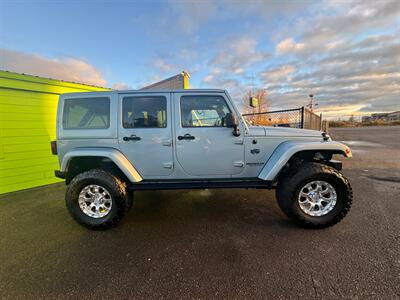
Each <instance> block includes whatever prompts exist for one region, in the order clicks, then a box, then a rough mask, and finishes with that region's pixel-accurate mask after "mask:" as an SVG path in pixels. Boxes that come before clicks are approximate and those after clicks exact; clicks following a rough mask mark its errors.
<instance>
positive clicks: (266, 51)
mask: <svg viewBox="0 0 400 300" xmlns="http://www.w3.org/2000/svg"><path fill="white" fill-rule="evenodd" d="M0 69H3V70H9V71H15V72H23V73H28V74H33V75H40V76H45V77H51V78H56V79H63V80H71V81H77V82H84V83H89V84H95V85H100V86H108V87H113V88H117V89H124V88H139V87H141V86H143V85H146V84H149V83H152V82H154V81H157V80H159V79H162V78H165V77H167V76H171V75H174V74H177V73H179V72H180V71H181V70H187V71H188V72H189V73H190V74H191V80H190V83H191V86H192V87H195V88H207V87H217V88H226V89H227V90H228V91H230V92H231V94H232V95H234V97H235V99H238V101H240V98H241V97H243V95H244V94H245V93H246V92H247V91H248V90H250V89H252V88H265V89H267V91H268V93H269V99H270V102H271V104H272V109H278V108H279V109H280V108H293V107H299V106H303V105H305V104H307V102H308V99H307V98H308V94H310V93H313V94H315V98H316V100H317V102H318V104H319V106H318V110H319V111H320V112H323V113H324V114H325V115H326V116H328V117H330V118H337V117H345V116H349V115H350V114H356V115H358V114H366V113H370V112H378V111H393V110H399V109H400V1H383V0H381V1H380V0H374V1H373V0H364V1H304V0H303V1H238V0H236V1H229V0H221V1H127V0H125V1H117V0H115V1H111V0H110V1H105V0H103V1H102V0H98V1H94V0H93V1H74V0H70V1H57V0H54V1H44V0H41V1H27V0H25V1H19V0H13V1H8V0H0Z"/></svg>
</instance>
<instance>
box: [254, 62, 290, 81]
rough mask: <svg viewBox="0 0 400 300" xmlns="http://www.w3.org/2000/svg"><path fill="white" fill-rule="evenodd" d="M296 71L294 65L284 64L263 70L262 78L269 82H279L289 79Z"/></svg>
mask: <svg viewBox="0 0 400 300" xmlns="http://www.w3.org/2000/svg"><path fill="white" fill-rule="evenodd" d="M295 71H296V68H295V67H294V66H292V65H283V66H280V67H277V68H273V69H268V70H266V71H265V72H262V73H261V74H260V75H261V78H263V79H264V81H265V82H266V83H267V84H269V83H271V82H274V83H276V82H278V81H287V80H289V79H290V77H289V76H290V75H291V74H292V73H293V72H295Z"/></svg>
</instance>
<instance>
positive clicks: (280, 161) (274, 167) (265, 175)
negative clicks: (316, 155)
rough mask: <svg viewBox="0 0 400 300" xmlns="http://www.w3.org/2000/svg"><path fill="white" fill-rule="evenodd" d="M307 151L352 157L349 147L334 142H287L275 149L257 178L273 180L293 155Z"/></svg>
mask: <svg viewBox="0 0 400 300" xmlns="http://www.w3.org/2000/svg"><path fill="white" fill-rule="evenodd" d="M309 150H311V151H312V150H317V151H318V150H325V151H332V152H334V153H341V154H343V155H344V156H346V157H352V154H351V151H350V148H349V147H347V146H346V145H344V144H342V143H339V142H335V141H321V142H319V141H316V142H310V141H287V142H283V143H281V144H280V145H279V146H278V147H276V149H275V150H274V152H273V153H272V155H271V157H270V158H269V159H268V161H267V162H266V164H265V165H264V167H263V168H262V169H261V171H260V173H259V174H258V178H260V179H262V180H268V181H272V180H274V179H275V178H276V176H277V175H278V174H279V172H280V170H281V169H282V168H283V167H284V166H285V165H286V163H287V162H288V161H289V159H290V158H291V157H292V156H293V155H294V154H296V153H297V152H300V151H309Z"/></svg>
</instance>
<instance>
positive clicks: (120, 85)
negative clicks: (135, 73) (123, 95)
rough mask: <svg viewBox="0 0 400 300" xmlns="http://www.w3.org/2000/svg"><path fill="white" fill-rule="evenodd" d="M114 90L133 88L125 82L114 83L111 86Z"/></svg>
mask: <svg viewBox="0 0 400 300" xmlns="http://www.w3.org/2000/svg"><path fill="white" fill-rule="evenodd" d="M111 88H112V89H114V90H132V89H133V88H132V87H131V86H130V85H129V84H127V83H125V82H117V83H114V84H113V85H112V87H111Z"/></svg>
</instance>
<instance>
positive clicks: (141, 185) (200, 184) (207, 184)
mask: <svg viewBox="0 0 400 300" xmlns="http://www.w3.org/2000/svg"><path fill="white" fill-rule="evenodd" d="M226 188H241V189H243V188H257V189H272V188H274V186H272V183H271V181H265V180H261V179H251V180H243V179H240V180H239V179H233V180H232V179H231V180H220V179H215V180H163V181H161V180H142V181H140V182H135V183H131V184H130V185H129V189H131V190H176V189H226Z"/></svg>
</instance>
